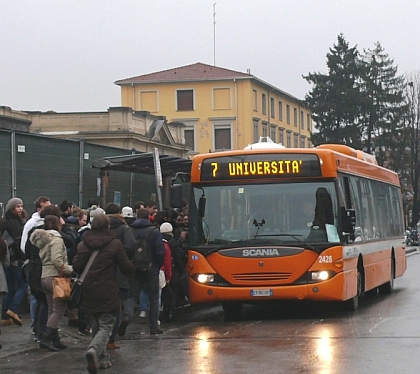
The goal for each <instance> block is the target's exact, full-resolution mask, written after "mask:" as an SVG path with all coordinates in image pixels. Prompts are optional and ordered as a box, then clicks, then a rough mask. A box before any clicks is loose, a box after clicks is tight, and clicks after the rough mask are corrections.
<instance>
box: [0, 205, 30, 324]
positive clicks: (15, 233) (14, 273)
mask: <svg viewBox="0 0 420 374" xmlns="http://www.w3.org/2000/svg"><path fill="white" fill-rule="evenodd" d="M5 211H6V215H5V218H6V221H5V222H4V223H3V225H2V227H1V230H0V231H1V234H2V235H3V233H4V232H5V231H7V233H8V235H9V236H10V237H11V238H12V239H13V244H11V245H9V246H8V247H9V254H10V266H9V267H8V268H5V269H4V272H5V275H6V280H7V287H8V292H7V294H6V296H5V297H4V299H3V306H2V310H1V325H2V326H7V325H13V324H15V325H19V326H21V325H22V320H21V319H20V316H19V315H18V310H19V307H20V304H21V303H22V301H23V299H24V298H25V296H26V289H27V287H28V283H27V281H26V277H25V275H24V273H23V271H22V265H23V262H24V261H25V260H26V256H25V254H24V253H23V252H22V250H21V249H20V242H21V239H22V232H23V226H24V225H25V221H26V212H25V211H24V210H23V201H22V200H21V199H19V198H17V197H15V198H12V199H10V200H9V201H8V202H7V204H6V209H5Z"/></svg>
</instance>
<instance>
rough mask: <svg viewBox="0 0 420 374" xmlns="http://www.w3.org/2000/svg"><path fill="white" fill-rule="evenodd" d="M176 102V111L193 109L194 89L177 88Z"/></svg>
mask: <svg viewBox="0 0 420 374" xmlns="http://www.w3.org/2000/svg"><path fill="white" fill-rule="evenodd" d="M176 103H177V110H178V111H187V110H194V90H177V91H176Z"/></svg>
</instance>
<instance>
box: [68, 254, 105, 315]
mask: <svg viewBox="0 0 420 374" xmlns="http://www.w3.org/2000/svg"><path fill="white" fill-rule="evenodd" d="M98 252H99V251H98V250H96V251H93V252H92V254H91V255H90V257H89V261H88V262H87V264H86V266H85V268H84V269H83V272H82V275H81V276H80V277H79V278H76V280H75V281H74V283H73V286H72V288H71V292H70V299H69V304H70V305H71V306H72V307H76V308H78V307H79V306H80V305H81V303H82V290H83V281H84V279H85V277H86V274H87V272H88V271H89V269H90V266H91V265H92V262H93V260H94V259H95V257H96V255H97V254H98Z"/></svg>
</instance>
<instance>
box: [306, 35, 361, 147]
mask: <svg viewBox="0 0 420 374" xmlns="http://www.w3.org/2000/svg"><path fill="white" fill-rule="evenodd" d="M327 67H328V74H327V75H326V74H320V73H310V74H309V75H307V76H304V78H305V79H306V80H307V81H308V82H309V83H312V84H313V88H312V90H311V91H310V92H309V93H308V94H307V95H306V102H307V105H308V107H309V109H310V110H311V112H312V117H313V120H314V127H315V129H316V130H317V132H315V133H314V134H312V137H311V141H312V143H313V144H314V145H319V144H322V143H341V144H347V145H349V146H351V147H354V148H357V149H361V148H362V145H363V144H362V142H361V135H362V134H361V121H362V117H361V112H362V108H363V105H364V103H365V101H366V98H365V94H364V91H363V90H362V89H361V87H362V86H363V82H364V81H363V79H362V77H363V76H364V72H365V70H364V69H365V64H363V63H362V61H361V60H360V57H359V52H358V51H357V48H356V46H355V47H352V48H350V47H349V44H348V43H347V42H346V40H345V39H344V36H343V35H342V34H340V35H339V36H338V37H337V44H336V45H334V46H333V48H330V52H329V53H328V54H327Z"/></svg>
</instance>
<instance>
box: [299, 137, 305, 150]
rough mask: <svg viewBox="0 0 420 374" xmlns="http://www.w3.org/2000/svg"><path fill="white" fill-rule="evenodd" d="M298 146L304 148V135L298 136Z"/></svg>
mask: <svg viewBox="0 0 420 374" xmlns="http://www.w3.org/2000/svg"><path fill="white" fill-rule="evenodd" d="M300 148H305V137H304V136H301V137H300Z"/></svg>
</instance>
